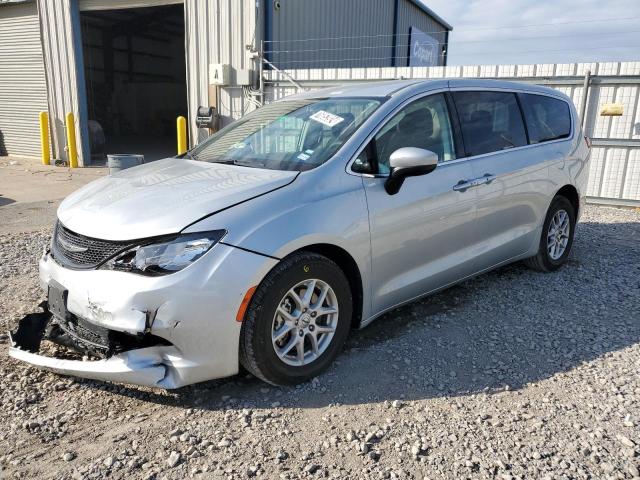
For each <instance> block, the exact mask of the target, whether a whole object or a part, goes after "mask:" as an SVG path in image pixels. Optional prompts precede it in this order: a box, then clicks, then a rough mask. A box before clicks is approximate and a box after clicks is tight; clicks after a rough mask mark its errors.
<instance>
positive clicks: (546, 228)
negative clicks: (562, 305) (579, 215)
mask: <svg viewBox="0 0 640 480" xmlns="http://www.w3.org/2000/svg"><path fill="white" fill-rule="evenodd" d="M575 228H576V212H575V209H574V208H573V205H572V204H571V202H570V201H569V200H567V198H566V197H563V196H560V195H557V196H556V197H554V199H553V200H552V201H551V206H550V207H549V210H548V211H547V216H546V218H545V221H544V225H543V227H542V236H541V238H540V245H539V247H538V253H537V254H536V255H535V256H534V257H531V258H527V259H526V260H525V261H524V263H525V264H526V265H527V266H528V267H530V268H533V269H534V270H538V271H541V272H552V271H554V270H557V269H558V268H560V267H561V266H562V265H563V264H564V263H565V262H566V261H567V258H568V257H569V252H570V251H571V246H572V245H573V235H574V233H575Z"/></svg>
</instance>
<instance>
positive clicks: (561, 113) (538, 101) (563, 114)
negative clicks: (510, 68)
mask: <svg viewBox="0 0 640 480" xmlns="http://www.w3.org/2000/svg"><path fill="white" fill-rule="evenodd" d="M520 101H521V103H522V109H523V111H524V117H525V120H526V122H527V128H528V130H529V142H530V143H541V142H549V141H551V140H558V139H561V138H567V137H569V136H571V110H570V109H569V105H568V104H567V102H565V101H563V100H560V99H557V98H553V97H547V96H545V95H535V94H531V93H523V94H520Z"/></svg>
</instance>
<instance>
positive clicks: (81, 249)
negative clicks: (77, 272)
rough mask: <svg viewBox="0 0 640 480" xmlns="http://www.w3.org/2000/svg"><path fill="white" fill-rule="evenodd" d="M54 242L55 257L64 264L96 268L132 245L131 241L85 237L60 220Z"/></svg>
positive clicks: (79, 267)
mask: <svg viewBox="0 0 640 480" xmlns="http://www.w3.org/2000/svg"><path fill="white" fill-rule="evenodd" d="M52 243H53V244H52V246H53V257H54V258H55V259H56V260H57V261H58V262H59V263H60V264H62V265H64V266H68V267H71V268H77V269H90V268H95V267H97V266H98V265H100V264H102V263H103V262H105V261H106V260H108V259H109V258H111V257H113V256H114V255H115V254H116V253H118V252H120V251H122V250H124V249H126V248H127V247H129V246H131V242H117V241H110V240H99V239H97V238H91V237H85V236H84V235H80V234H79V233H75V232H72V231H71V230H69V229H68V228H66V227H64V226H63V225H62V224H61V223H60V222H58V223H57V224H56V228H55V232H54V235H53V242H52Z"/></svg>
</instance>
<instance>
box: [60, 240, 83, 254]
mask: <svg viewBox="0 0 640 480" xmlns="http://www.w3.org/2000/svg"><path fill="white" fill-rule="evenodd" d="M58 243H59V244H60V246H62V248H64V249H65V250H66V251H67V252H72V253H82V252H86V251H87V250H89V248H88V247H80V246H78V245H73V244H72V243H69V242H68V241H67V240H65V239H64V238H61V237H58Z"/></svg>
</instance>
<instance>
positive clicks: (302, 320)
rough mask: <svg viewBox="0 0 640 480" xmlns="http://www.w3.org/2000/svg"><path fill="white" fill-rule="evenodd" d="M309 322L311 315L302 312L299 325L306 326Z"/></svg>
mask: <svg viewBox="0 0 640 480" xmlns="http://www.w3.org/2000/svg"><path fill="white" fill-rule="evenodd" d="M310 323H311V315H309V314H308V313H303V314H302V315H301V316H300V326H302V327H307V326H308V325H309V324H310Z"/></svg>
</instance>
